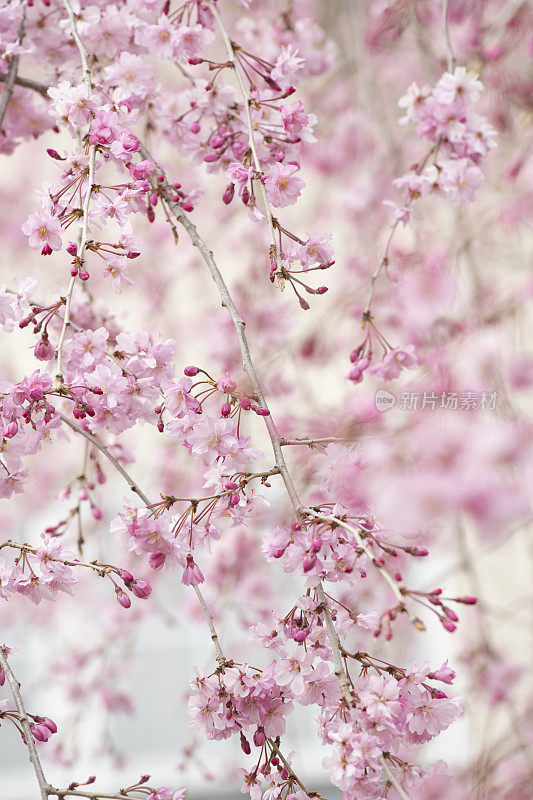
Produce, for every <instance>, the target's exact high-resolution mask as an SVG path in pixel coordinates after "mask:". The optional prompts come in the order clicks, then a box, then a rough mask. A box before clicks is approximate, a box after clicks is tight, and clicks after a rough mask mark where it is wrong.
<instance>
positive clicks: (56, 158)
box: [46, 147, 66, 161]
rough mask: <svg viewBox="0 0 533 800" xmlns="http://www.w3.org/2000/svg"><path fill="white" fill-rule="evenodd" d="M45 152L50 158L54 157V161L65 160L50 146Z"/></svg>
mask: <svg viewBox="0 0 533 800" xmlns="http://www.w3.org/2000/svg"><path fill="white" fill-rule="evenodd" d="M46 152H47V153H48V155H49V156H50V158H55V160H56V161H65V160H66V159H65V158H63V157H62V156H60V155H59V153H58V152H57V150H54V149H53V148H52V147H48V148H47V149H46Z"/></svg>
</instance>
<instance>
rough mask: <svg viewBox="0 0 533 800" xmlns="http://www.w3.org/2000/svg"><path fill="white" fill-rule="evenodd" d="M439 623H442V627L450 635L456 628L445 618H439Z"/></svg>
mask: <svg viewBox="0 0 533 800" xmlns="http://www.w3.org/2000/svg"><path fill="white" fill-rule="evenodd" d="M440 621H441V622H442V627H443V628H446V630H447V631H449V632H450V633H453V632H454V630H455V629H456V628H457V625H454V624H453V622H452V621H451V620H449V619H447V618H446V617H440Z"/></svg>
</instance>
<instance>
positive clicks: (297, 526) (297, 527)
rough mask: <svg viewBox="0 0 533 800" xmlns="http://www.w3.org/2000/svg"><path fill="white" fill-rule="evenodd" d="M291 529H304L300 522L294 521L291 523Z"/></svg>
mask: <svg viewBox="0 0 533 800" xmlns="http://www.w3.org/2000/svg"><path fill="white" fill-rule="evenodd" d="M291 529H292V530H293V531H301V530H302V526H301V525H300V523H299V522H292V523H291Z"/></svg>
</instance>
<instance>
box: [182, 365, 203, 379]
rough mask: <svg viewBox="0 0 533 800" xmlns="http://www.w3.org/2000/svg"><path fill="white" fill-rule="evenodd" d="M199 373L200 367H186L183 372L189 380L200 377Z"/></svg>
mask: <svg viewBox="0 0 533 800" xmlns="http://www.w3.org/2000/svg"><path fill="white" fill-rule="evenodd" d="M199 372H200V370H199V369H198V367H185V369H184V370H183V373H184V374H185V375H186V376H187V377H188V378H194V376H195V375H198V373H199Z"/></svg>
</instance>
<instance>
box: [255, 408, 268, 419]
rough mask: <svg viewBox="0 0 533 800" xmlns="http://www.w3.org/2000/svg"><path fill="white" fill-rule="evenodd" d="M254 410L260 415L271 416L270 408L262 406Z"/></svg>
mask: <svg viewBox="0 0 533 800" xmlns="http://www.w3.org/2000/svg"><path fill="white" fill-rule="evenodd" d="M254 411H255V413H256V414H257V415H258V416H259V417H268V416H270V411H269V410H268V408H261V407H260V408H255V409H254Z"/></svg>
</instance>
